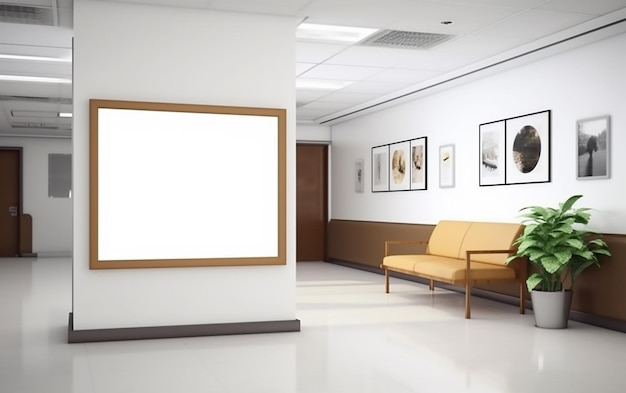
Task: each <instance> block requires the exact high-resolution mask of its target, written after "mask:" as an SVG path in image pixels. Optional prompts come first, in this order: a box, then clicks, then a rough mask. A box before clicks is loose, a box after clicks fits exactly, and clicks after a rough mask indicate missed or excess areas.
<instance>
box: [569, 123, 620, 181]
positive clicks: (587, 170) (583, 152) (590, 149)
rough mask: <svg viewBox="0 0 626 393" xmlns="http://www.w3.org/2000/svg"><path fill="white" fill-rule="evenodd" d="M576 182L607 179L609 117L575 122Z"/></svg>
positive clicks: (609, 137)
mask: <svg viewBox="0 0 626 393" xmlns="http://www.w3.org/2000/svg"><path fill="white" fill-rule="evenodd" d="M576 138H577V144H576V146H577V154H576V178H577V179H578V180H591V179H608V178H609V177H610V162H611V161H610V159H611V155H610V152H611V117H610V116H608V115H605V116H597V117H591V118H587V119H582V120H578V121H577V122H576Z"/></svg>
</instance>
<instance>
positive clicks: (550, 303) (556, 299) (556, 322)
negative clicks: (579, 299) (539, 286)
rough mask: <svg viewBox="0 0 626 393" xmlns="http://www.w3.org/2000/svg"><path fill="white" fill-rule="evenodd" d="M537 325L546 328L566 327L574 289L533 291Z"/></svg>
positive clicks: (531, 294) (531, 293)
mask: <svg viewBox="0 0 626 393" xmlns="http://www.w3.org/2000/svg"><path fill="white" fill-rule="evenodd" d="M530 297H531V299H532V302H533V313H534V314H535V326H537V327H539V328H544V329H565V328H566V327H567V322H568V320H569V310H570V306H571V304H572V291H559V292H543V291H531V292H530Z"/></svg>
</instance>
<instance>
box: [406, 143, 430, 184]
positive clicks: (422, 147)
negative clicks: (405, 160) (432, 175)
mask: <svg viewBox="0 0 626 393" xmlns="http://www.w3.org/2000/svg"><path fill="white" fill-rule="evenodd" d="M426 141H427V140H426V137H422V138H417V139H413V140H411V141H410V144H411V190H426V189H427V188H428V182H427V180H428V176H427V175H428V172H427V170H426V165H427V162H428V161H427V160H426V158H427V153H428V150H427V143H426Z"/></svg>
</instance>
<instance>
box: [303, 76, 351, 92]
mask: <svg viewBox="0 0 626 393" xmlns="http://www.w3.org/2000/svg"><path fill="white" fill-rule="evenodd" d="M352 83H353V81H340V80H325V79H304V78H298V79H296V88H297V89H312V90H339V89H343V88H344V87H346V86H348V85H350V84H352Z"/></svg>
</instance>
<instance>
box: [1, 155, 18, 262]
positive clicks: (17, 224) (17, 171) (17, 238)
mask: <svg viewBox="0 0 626 393" xmlns="http://www.w3.org/2000/svg"><path fill="white" fill-rule="evenodd" d="M0 151H17V172H18V175H17V236H16V239H17V244H16V249H17V255H18V256H21V251H22V247H21V245H22V220H21V217H22V214H23V209H22V205H23V195H24V194H23V192H22V184H23V180H22V178H23V168H24V165H23V159H24V154H23V151H24V149H23V148H22V147H21V146H1V145H0Z"/></svg>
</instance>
